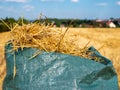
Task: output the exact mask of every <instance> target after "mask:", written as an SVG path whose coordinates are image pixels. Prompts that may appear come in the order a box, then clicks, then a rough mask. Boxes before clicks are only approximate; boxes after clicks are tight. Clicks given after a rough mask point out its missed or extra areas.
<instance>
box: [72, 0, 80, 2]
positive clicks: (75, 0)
mask: <svg viewBox="0 0 120 90" xmlns="http://www.w3.org/2000/svg"><path fill="white" fill-rule="evenodd" d="M71 2H79V0H71Z"/></svg>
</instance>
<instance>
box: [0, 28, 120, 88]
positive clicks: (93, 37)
mask: <svg viewBox="0 0 120 90" xmlns="http://www.w3.org/2000/svg"><path fill="white" fill-rule="evenodd" d="M63 30H65V28H63ZM65 36H66V37H67V38H72V39H71V40H73V41H74V42H75V43H76V44H77V45H78V47H81V48H82V47H85V45H86V44H87V43H88V42H89V41H90V43H89V44H88V46H94V47H95V48H96V49H97V50H98V51H100V52H101V54H102V55H103V56H105V57H107V58H109V59H110V60H111V61H112V62H113V65H114V67H115V69H116V72H117V74H118V78H119V86H120V70H119V68H120V66H119V64H120V62H119V60H120V28H70V29H69V30H68V32H67V34H66V35H65ZM8 39H9V32H6V33H0V90H1V87H2V82H3V79H4V76H5V71H6V67H5V59H4V44H5V42H6V41H7V40H8Z"/></svg>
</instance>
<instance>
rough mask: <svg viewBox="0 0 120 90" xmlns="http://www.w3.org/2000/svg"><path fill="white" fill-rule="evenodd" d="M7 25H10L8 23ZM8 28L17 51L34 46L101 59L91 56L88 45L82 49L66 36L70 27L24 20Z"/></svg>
mask: <svg viewBox="0 0 120 90" xmlns="http://www.w3.org/2000/svg"><path fill="white" fill-rule="evenodd" d="M3 22H4V21H3ZM4 23H5V22H4ZM5 24H6V23H5ZM6 26H8V25H7V24H6ZM8 28H9V29H10V30H11V31H10V34H11V39H10V41H11V43H12V44H13V49H12V51H17V50H18V48H21V49H22V50H23V49H24V48H25V47H27V48H30V47H34V48H38V49H40V50H44V51H47V52H60V53H64V54H72V55H75V56H81V57H84V58H89V59H95V60H97V61H100V60H98V59H96V57H91V52H88V47H87V45H86V46H85V47H84V48H82V49H81V48H80V47H78V45H76V44H75V43H74V41H73V40H72V39H71V38H72V37H71V38H69V37H66V34H67V31H68V30H69V29H68V28H67V29H66V30H62V29H60V28H54V25H53V24H52V23H46V22H39V23H37V22H34V23H30V24H24V23H23V22H22V24H21V25H19V24H18V23H15V24H14V25H13V27H12V28H11V27H9V26H8ZM38 54H39V53H38Z"/></svg>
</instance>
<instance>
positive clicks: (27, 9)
mask: <svg viewBox="0 0 120 90" xmlns="http://www.w3.org/2000/svg"><path fill="white" fill-rule="evenodd" d="M34 8H35V7H34V6H32V5H25V6H24V7H23V9H25V10H26V11H28V12H29V11H31V10H33V9H34Z"/></svg>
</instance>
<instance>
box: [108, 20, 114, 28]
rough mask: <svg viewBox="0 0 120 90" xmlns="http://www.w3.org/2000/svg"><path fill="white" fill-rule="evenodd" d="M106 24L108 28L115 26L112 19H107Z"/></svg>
mask: <svg viewBox="0 0 120 90" xmlns="http://www.w3.org/2000/svg"><path fill="white" fill-rule="evenodd" d="M107 25H108V26H109V27H110V28H116V25H115V24H114V23H113V22H112V21H108V22H107Z"/></svg>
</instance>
